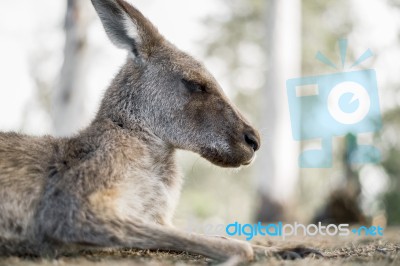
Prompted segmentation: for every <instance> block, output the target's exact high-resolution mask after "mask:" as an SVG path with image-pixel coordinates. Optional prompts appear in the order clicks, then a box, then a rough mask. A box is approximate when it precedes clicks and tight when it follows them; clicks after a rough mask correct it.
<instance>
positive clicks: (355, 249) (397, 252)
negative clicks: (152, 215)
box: [0, 228, 400, 266]
mask: <svg viewBox="0 0 400 266" xmlns="http://www.w3.org/2000/svg"><path fill="white" fill-rule="evenodd" d="M253 242H254V243H255V244H263V245H266V246H280V247H287V248H293V247H297V246H304V247H309V248H315V249H317V250H319V251H320V252H321V253H322V254H323V255H324V257H319V256H316V255H310V256H308V257H306V258H304V259H296V260H283V259H282V258H280V257H269V258H259V259H258V261H256V262H252V263H249V264H248V265H254V266H255V265H307V266H314V265H315V266H317V265H361V264H363V265H400V228H390V229H385V232H384V236H383V237H362V236H351V237H350V236H349V237H307V238H304V237H297V238H290V239H287V240H277V239H268V240H266V239H256V240H254V241H253ZM143 264H147V265H218V264H219V263H218V262H216V261H213V260H210V259H208V258H205V257H203V256H196V255H190V254H186V253H173V252H161V251H141V250H139V251H138V250H132V249H124V250H118V251H115V250H114V251H111V250H110V251H95V252H83V253H80V254H78V255H74V256H62V257H59V258H57V259H44V258H30V257H26V258H21V257H3V258H0V266H3V265H7V266H8V265H29V266H39V265H40V266H47V265H48V266H50V265H52V266H54V265H78V266H92V265H93V266H100V265H101V266H103V265H104V266H106V265H107V266H114V265H121V266H125V265H143ZM236 264H237V263H235V261H228V262H225V263H222V264H221V265H225V266H231V265H236Z"/></svg>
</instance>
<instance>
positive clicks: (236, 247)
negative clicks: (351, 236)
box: [0, 0, 269, 260]
mask: <svg viewBox="0 0 400 266" xmlns="http://www.w3.org/2000/svg"><path fill="white" fill-rule="evenodd" d="M92 3H93V5H94V8H95V10H96V11H97V13H98V15H99V17H100V20H101V22H102V24H103V26H104V29H105V31H106V33H107V35H108V37H109V39H110V40H111V41H112V43H114V44H115V45H116V46H117V47H119V48H122V49H125V50H126V51H127V52H128V57H127V59H126V62H125V64H124V66H123V67H122V68H121V69H120V71H119V73H118V74H117V75H116V77H115V78H114V80H113V81H112V83H111V85H110V86H109V88H108V89H107V91H106V93H105V95H104V98H103V100H102V102H101V104H100V108H99V111H98V113H97V115H96V116H95V118H94V120H93V121H92V123H91V124H90V125H89V126H88V127H87V128H85V129H84V130H82V131H81V132H79V133H78V134H76V135H74V136H72V137H68V138H55V137H51V136H43V137H32V136H27V135H23V134H17V133H13V132H11V133H0V199H1V201H0V254H38V255H48V254H53V255H54V254H60V252H63V251H64V250H70V249H75V248H93V247H98V248H104V247H111V248H119V247H131V248H138V249H153V250H154V249H156V250H175V251H186V252H190V253H195V254H201V255H205V256H207V257H210V258H213V259H217V260H226V259H228V258H230V257H232V256H239V257H240V258H241V259H243V260H252V259H254V254H255V252H256V251H257V250H260V247H255V246H251V245H250V244H249V243H247V242H244V241H239V240H234V239H225V238H218V237H207V236H203V235H199V234H190V233H186V232H183V231H179V230H178V229H175V228H174V227H173V226H172V224H171V220H172V217H173V213H174V209H175V206H176V204H177V201H178V199H179V195H180V190H181V186H182V176H181V174H180V173H179V171H178V169H177V166H176V161H175V156H174V154H175V151H176V150H177V149H183V150H189V151H192V152H195V153H198V154H200V155H201V156H202V157H204V158H205V159H206V160H208V161H210V162H212V163H214V164H216V165H218V166H222V167H240V166H242V165H248V164H250V163H251V162H252V161H253V159H254V157H255V152H256V151H257V150H258V149H259V147H260V136H259V133H258V132H257V131H256V130H255V129H254V128H253V127H252V126H250V124H249V122H248V121H247V120H246V119H245V118H244V117H243V116H242V115H241V114H240V112H239V111H238V110H237V109H236V108H235V107H234V106H233V105H232V103H231V102H230V101H229V100H228V99H227V97H226V96H225V95H224V93H223V91H222V89H221V88H220V86H219V85H218V83H217V81H216V80H215V79H214V77H213V76H212V75H211V74H210V73H209V72H208V71H207V70H206V69H205V67H204V66H203V65H202V64H201V63H199V62H198V61H196V60H195V59H194V58H192V57H191V56H189V55H188V54H186V53H184V52H182V51H180V50H179V49H177V48H176V47H175V46H174V45H173V44H171V43H170V42H168V41H167V40H166V39H164V37H163V36H162V35H161V34H160V33H159V32H158V30H157V29H156V28H155V26H153V25H152V23H151V22H150V21H149V20H148V19H146V18H145V17H144V16H143V15H142V14H141V13H140V12H139V11H138V10H137V9H136V8H134V7H133V6H131V5H130V4H128V3H127V2H125V1H123V0H92ZM105 63H106V62H105ZM262 250H263V252H264V251H268V250H269V249H268V248H265V250H264V249H262Z"/></svg>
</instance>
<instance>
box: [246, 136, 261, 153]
mask: <svg viewBox="0 0 400 266" xmlns="http://www.w3.org/2000/svg"><path fill="white" fill-rule="evenodd" d="M244 140H245V141H246V143H247V144H248V145H249V146H250V147H251V148H252V149H253V150H254V151H257V150H258V149H259V148H260V137H259V136H258V134H257V133H255V132H247V133H245V134H244Z"/></svg>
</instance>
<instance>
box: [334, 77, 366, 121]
mask: <svg viewBox="0 0 400 266" xmlns="http://www.w3.org/2000/svg"><path fill="white" fill-rule="evenodd" d="M370 107H371V100H370V96H369V94H368V92H367V90H366V89H365V88H364V87H363V86H361V85H360V84H359V83H356V82H352V81H345V82H341V83H339V84H337V85H336V86H334V87H333V88H332V89H331V92H330V93H329V95H328V111H329V114H330V115H331V116H332V118H333V119H334V120H336V121H337V122H339V123H341V124H345V125H351V124H357V123H359V122H361V121H362V120H363V119H364V118H365V117H366V116H367V115H368V113H369V110H370Z"/></svg>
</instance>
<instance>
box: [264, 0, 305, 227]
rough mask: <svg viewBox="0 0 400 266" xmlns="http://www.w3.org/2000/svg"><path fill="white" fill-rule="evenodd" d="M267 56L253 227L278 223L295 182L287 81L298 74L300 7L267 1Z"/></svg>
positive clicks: (294, 0) (284, 0) (290, 1)
mask: <svg viewBox="0 0 400 266" xmlns="http://www.w3.org/2000/svg"><path fill="white" fill-rule="evenodd" d="M265 15H266V25H267V34H266V42H265V47H266V51H267V53H268V59H269V62H268V71H267V82H266V88H265V89H264V90H263V91H262V97H263V101H264V105H263V108H264V109H263V110H262V114H263V121H261V123H262V124H261V127H262V128H263V129H265V132H266V133H265V137H264V140H263V142H264V143H263V146H264V147H263V149H261V150H260V157H261V158H259V159H258V162H259V163H260V164H259V171H258V188H259V199H260V202H259V207H258V211H257V219H258V221H278V220H283V219H285V218H287V216H286V217H285V213H284V211H285V210H284V208H285V207H286V206H287V205H288V204H290V199H291V196H292V194H293V190H294V188H295V185H296V182H297V178H298V174H299V173H298V170H299V168H298V163H297V162H298V155H299V152H298V151H299V145H298V144H297V143H296V142H295V141H293V138H292V131H291V125H290V117H289V108H288V101H287V94H286V80H287V79H289V78H294V77H298V76H299V74H300V68H301V36H300V33H301V1H300V0H270V1H268V5H267V6H266V12H265Z"/></svg>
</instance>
